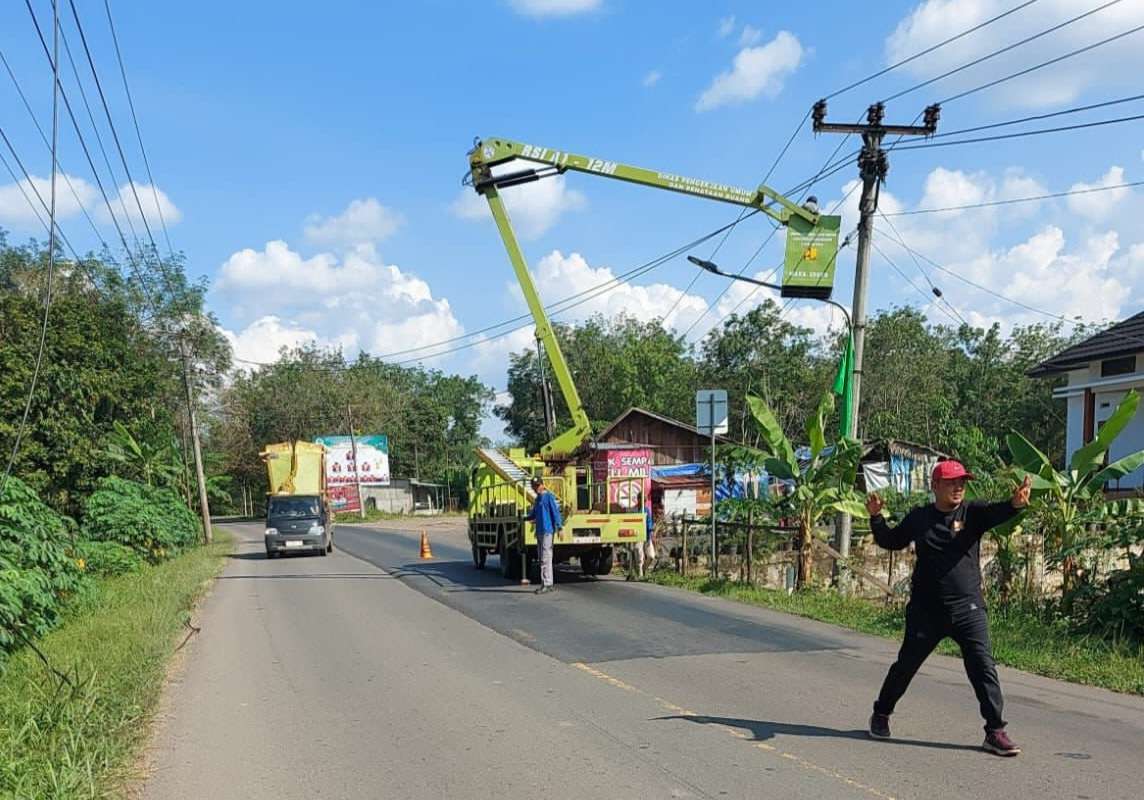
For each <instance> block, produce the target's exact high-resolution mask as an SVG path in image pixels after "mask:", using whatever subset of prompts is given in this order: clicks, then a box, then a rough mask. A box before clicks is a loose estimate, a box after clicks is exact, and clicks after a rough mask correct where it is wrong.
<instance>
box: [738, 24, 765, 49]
mask: <svg viewBox="0 0 1144 800" xmlns="http://www.w3.org/2000/svg"><path fill="white" fill-rule="evenodd" d="M762 38H763V32H762V31H761V30H759V29H758V28H755V27H752V26H751V25H744V26H743V32H742V33H740V34H739V47H751V46H752V45H756V44H758V43H759V41H760V40H761V39H762Z"/></svg>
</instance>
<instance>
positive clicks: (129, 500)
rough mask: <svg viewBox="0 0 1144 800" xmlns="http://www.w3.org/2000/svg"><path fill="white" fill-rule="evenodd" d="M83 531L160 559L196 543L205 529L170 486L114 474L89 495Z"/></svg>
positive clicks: (85, 533)
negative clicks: (124, 477)
mask: <svg viewBox="0 0 1144 800" xmlns="http://www.w3.org/2000/svg"><path fill="white" fill-rule="evenodd" d="M83 533H84V536H85V537H86V538H88V539H91V540H92V541H97V542H117V543H119V544H121V545H123V546H125V547H128V548H130V549H131V550H132V551H134V552H135V553H137V554H138V555H140V556H141V557H143V558H146V559H148V560H149V561H160V560H162V559H163V558H166V557H169V556H172V555H174V554H175V553H178V552H179V551H180V550H183V549H185V548H187V547H190V546H192V545H194V544H196V543H197V542H198V540H199V537H200V536H201V533H202V531H201V528H200V526H199V521H198V518H197V517H196V516H195V515H194V514H193V513H191V511H190V509H188V508H187V506H186V504H185V503H184V502H183V501H182V500H181V499H180V498H179V496H178V495H176V494H175V493H174V492H173V491H171V490H170V489H162V488H158V487H154V486H148V485H147V484H145V483H138V482H136V481H128V480H124V479H122V478H115V477H111V478H104V479H103V480H101V481H100V482H99V485H98V488H97V489H96V491H95V492H93V493H92V495H91V497H89V498H88V501H87V513H86V514H84V518H83Z"/></svg>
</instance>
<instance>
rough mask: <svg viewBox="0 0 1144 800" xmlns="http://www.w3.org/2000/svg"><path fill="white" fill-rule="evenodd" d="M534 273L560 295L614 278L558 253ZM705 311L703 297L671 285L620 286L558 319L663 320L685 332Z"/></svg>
mask: <svg viewBox="0 0 1144 800" xmlns="http://www.w3.org/2000/svg"><path fill="white" fill-rule="evenodd" d="M533 273H534V275H535V277H536V282H537V285H538V286H559V287H561V290H562V291H561V294H562V295H572V294H578V293H580V292H583V291H586V290H588V289H591V288H593V287H595V286H599V285H601V284H604V283H608V282H610V281H612V280H614V279H615V277H616V276H615V273H614V272H613V271H612V270H611V268H609V267H593V266H591V265H589V264H588V261H587V260H586V259H585V258H584V256H582V255H580V254H579V253H571V254H569V255H567V256H565V255H564V254H563V253H561V252H560V251H559V250H553V251H552V252H551V253H549V254H548V255H546V256H545V257H544V258H542V259H540V261H538V262H537V264H536V268H535V269H534V270H533ZM511 288H512V290H513V291H514V293H517V294H518V293H519V289H518V288H516V287H515V286H512V287H511ZM518 296H519V294H518ZM555 299H558V298H546V300H547V301H548V302H552V301H553V300H555ZM673 308H674V310H672V309H673ZM706 308H707V302H706V301H705V300H704V299H703V298H702V297H699V296H697V295H685V294H684V293H683V292H681V291H680V290H679V289H676V288H675V287H674V286H671V285H670V284H666V283H651V284H646V285H642V286H637V285H634V284H631V283H619V284H616V285H614V286H613V288H611V289H610V290H609V291H607V292H602V293H600V294H598V295H596V296H594V297H592V299H591V300H588V301H587V302H585V303H582V304H581V305H578V306H576V308H575V309H573V310H572V311H571V312H570V313H569V314H561V318H563V319H584V318H586V317H589V316H591V315H593V314H603V315H605V316H609V317H611V316H616V315H619V314H627V315H628V316H631V317H635V318H637V319H642V320H651V319H655V318H656V317H663V318H664V322H665V324H667V325H669V326H674V327H677V328H685V327H686V326H687V325H689V324H690V323H691V322H692V321H694V320H695V319H696V318H697V317H698V316H699V315H700V314H702V313H703V311H704V310H705V309H706ZM669 312H670V313H669Z"/></svg>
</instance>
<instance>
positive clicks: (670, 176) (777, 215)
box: [469, 138, 818, 225]
mask: <svg viewBox="0 0 1144 800" xmlns="http://www.w3.org/2000/svg"><path fill="white" fill-rule="evenodd" d="M514 159H525V160H527V161H532V162H536V163H537V164H539V165H546V166H545V167H542V168H541V169H540V170H537V169H536V168H534V167H532V168H525V169H522V170H521V171H519V172H513V173H506V174H503V175H498V176H496V177H495V178H494V177H493V174H492V167H495V166H497V165H499V164H504V163H506V162H508V161H512V160H514ZM469 166H470V168H471V169H472V179H473V188H474V189H476V190H477V191H478V192H483V187H485V186H487V185H488V184H489V183H490V182H492V183H495V185H496V186H497V187H500V188H504V187H506V186H515V185H517V184H520V183H527V182H530V181H534V180H538V179H540V178H544V177H547V176H548V175H553V174H558V173H561V172H564V171H565V170H572V171H574V172H583V173H586V174H588V175H601V176H603V177H605V178H615V179H616V180H621V181H627V182H628V183H638V184H641V185H643V186H651V187H653V188H656V189H667V190H668V191H672V192H679V193H681V194H689V195H693V196H695V197H705V198H707V199H708V200H719V201H721V202H724V203H731V204H733V205H737V206H743V207H745V208H754V209H758V210H759V211H761V212H763V213H764V214H766V215H768V216H770V217H772V218H773V219H775V220H776V221H777V222H780V223H782V224H786V223H787V222H789V221H790V218H791V217H792V216H798V217H802V218H803V219H805V220H806V221H807V222H809V223H811V224H812V225H813V224H815V223H817V222H818V214H817V213H815V212H813V211H810V210H808V209H806V208H803V207H802V206H800V205H798V204H797V203H795V202H794V201H792V200H790V199H789V198H788V197H786V196H784V195H782V194H780V193H779V192H777V191H775V190H774V189H772V188H770V187H769V186H767V185H765V184H759V186H758V187H756V188H755V189H744V188H742V187H739V186H732V185H730V184H726V183H716V182H713V181H705V180H699V179H698V178H688V177H685V176H683V175H677V174H675V173H672V172H660V171H659V170H654V169H645V168H643V167H633V166H631V165H630V164H621V163H619V162H618V161H608V160H606V159H603V158H594V157H592V156H583V155H579V154H578V153H569V152H567V151H565V150H553V149H552V148H548V147H540V146H538V145H532V144H523V143H521V142H514V141H512V140H510V139H496V138H492V139H483V140H479V141H477V143H476V145H475V146H474V147H473V149H472V150H471V151H470V153H469Z"/></svg>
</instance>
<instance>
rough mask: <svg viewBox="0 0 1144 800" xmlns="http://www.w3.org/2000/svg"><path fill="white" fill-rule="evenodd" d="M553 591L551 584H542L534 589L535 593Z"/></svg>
mask: <svg viewBox="0 0 1144 800" xmlns="http://www.w3.org/2000/svg"><path fill="white" fill-rule="evenodd" d="M551 591H552V587H551V586H541V587H540V588H539V589H537V590H536V591H534V592H533V594H548V593H549V592H551Z"/></svg>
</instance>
